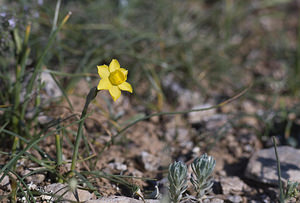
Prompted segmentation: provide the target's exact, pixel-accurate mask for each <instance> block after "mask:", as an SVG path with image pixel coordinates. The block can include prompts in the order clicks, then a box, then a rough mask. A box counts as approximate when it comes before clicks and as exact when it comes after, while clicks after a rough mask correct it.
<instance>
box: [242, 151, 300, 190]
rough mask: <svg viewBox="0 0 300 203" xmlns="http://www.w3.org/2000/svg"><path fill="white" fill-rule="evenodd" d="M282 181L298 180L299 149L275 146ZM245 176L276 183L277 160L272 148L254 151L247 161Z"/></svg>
mask: <svg viewBox="0 0 300 203" xmlns="http://www.w3.org/2000/svg"><path fill="white" fill-rule="evenodd" d="M277 150H278V156H279V160H280V166H281V177H282V180H283V181H287V180H290V181H297V182H300V150H298V149H295V148H292V147H288V146H280V147H277ZM245 176H246V177H248V178H250V179H252V180H255V181H258V182H262V183H267V184H272V185H277V184H278V175H277V162H276V157H275V151H274V148H273V147H272V148H269V149H262V150H259V151H257V152H255V153H254V154H253V155H252V157H251V158H250V161H249V163H248V166H247V169H246V172H245Z"/></svg>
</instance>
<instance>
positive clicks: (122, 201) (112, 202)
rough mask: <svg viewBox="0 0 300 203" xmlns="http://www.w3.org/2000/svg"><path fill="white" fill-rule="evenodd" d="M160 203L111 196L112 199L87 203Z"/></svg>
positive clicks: (87, 202)
mask: <svg viewBox="0 0 300 203" xmlns="http://www.w3.org/2000/svg"><path fill="white" fill-rule="evenodd" d="M144 202H146V203H159V202H160V201H159V200H152V199H146V200H145V201H142V200H137V199H133V198H130V197H124V196H110V197H102V198H100V199H96V200H89V201H86V202H85V203H144Z"/></svg>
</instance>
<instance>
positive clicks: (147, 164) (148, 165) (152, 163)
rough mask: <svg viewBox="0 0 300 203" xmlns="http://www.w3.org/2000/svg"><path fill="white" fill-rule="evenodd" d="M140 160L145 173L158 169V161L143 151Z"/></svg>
mask: <svg viewBox="0 0 300 203" xmlns="http://www.w3.org/2000/svg"><path fill="white" fill-rule="evenodd" d="M140 160H141V162H142V164H143V166H144V169H145V170H147V171H156V170H157V169H158V167H159V159H158V158H157V157H155V156H153V155H152V154H149V153H148V152H146V151H143V152H142V153H141V156H140Z"/></svg>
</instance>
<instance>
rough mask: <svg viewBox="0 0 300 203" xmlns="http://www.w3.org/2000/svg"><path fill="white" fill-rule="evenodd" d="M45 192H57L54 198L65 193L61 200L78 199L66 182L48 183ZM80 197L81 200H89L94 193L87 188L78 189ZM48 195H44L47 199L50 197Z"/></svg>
mask: <svg viewBox="0 0 300 203" xmlns="http://www.w3.org/2000/svg"><path fill="white" fill-rule="evenodd" d="M45 192H47V193H51V194H55V197H52V199H53V200H57V197H60V196H62V195H63V200H65V201H60V202H63V203H64V202H65V203H67V202H70V201H77V200H76V198H75V196H74V194H73V193H72V192H71V191H70V188H69V186H68V185H66V184H61V183H54V184H51V185H47V186H46V187H45ZM77 193H78V197H79V200H80V201H87V200H90V199H92V198H93V194H91V193H90V192H88V191H86V190H81V189H77ZM48 196H49V195H47V196H44V198H45V200H47V199H48Z"/></svg>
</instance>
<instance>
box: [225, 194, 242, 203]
mask: <svg viewBox="0 0 300 203" xmlns="http://www.w3.org/2000/svg"><path fill="white" fill-rule="evenodd" d="M227 200H228V201H230V202H232V203H240V202H243V198H242V197H241V196H239V195H232V196H228V197H227Z"/></svg>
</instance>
